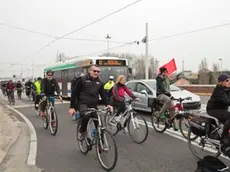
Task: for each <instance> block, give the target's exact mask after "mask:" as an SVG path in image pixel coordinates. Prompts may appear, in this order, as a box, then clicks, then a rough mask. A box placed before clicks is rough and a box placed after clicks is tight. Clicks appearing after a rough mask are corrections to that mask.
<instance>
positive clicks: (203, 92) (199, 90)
mask: <svg viewBox="0 0 230 172" xmlns="http://www.w3.org/2000/svg"><path fill="white" fill-rule="evenodd" d="M215 86H216V85H180V86H179V87H180V88H183V89H185V90H188V91H190V92H192V93H195V94H198V95H200V96H210V95H211V94H212V92H213V89H214V88H215Z"/></svg>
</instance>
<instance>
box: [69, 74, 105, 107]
mask: <svg viewBox="0 0 230 172" xmlns="http://www.w3.org/2000/svg"><path fill="white" fill-rule="evenodd" d="M99 95H100V96H101V98H102V100H103V102H104V104H105V105H108V100H107V97H106V93H105V90H104V84H103V82H102V81H101V80H100V79H99V78H97V79H92V78H91V77H90V76H89V75H86V76H83V77H80V78H79V80H78V81H77V83H76V85H75V86H74V87H73V90H72V93H71V100H70V108H75V107H76V103H77V104H86V105H98V102H99ZM76 100H77V101H76Z"/></svg>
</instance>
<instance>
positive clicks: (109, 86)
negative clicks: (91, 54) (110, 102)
mask: <svg viewBox="0 0 230 172" xmlns="http://www.w3.org/2000/svg"><path fill="white" fill-rule="evenodd" d="M113 79H114V77H113V76H110V77H109V81H108V82H107V83H106V84H105V86H104V89H105V91H106V95H107V98H108V99H110V97H111V90H112V88H113V86H114V82H113Z"/></svg>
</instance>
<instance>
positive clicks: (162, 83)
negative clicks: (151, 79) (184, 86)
mask: <svg viewBox="0 0 230 172" xmlns="http://www.w3.org/2000/svg"><path fill="white" fill-rule="evenodd" d="M177 80H178V79H177V78H175V79H173V80H170V79H169V78H168V77H163V76H162V75H160V74H159V75H158V76H157V78H156V81H157V95H160V94H168V93H170V85H171V84H173V83H175V82H176V81H177Z"/></svg>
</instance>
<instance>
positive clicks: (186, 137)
mask: <svg viewBox="0 0 230 172" xmlns="http://www.w3.org/2000/svg"><path fill="white" fill-rule="evenodd" d="M183 119H185V120H188V117H183V116H182V117H181V118H180V120H179V129H180V132H181V134H182V136H183V137H184V138H185V139H188V132H187V134H185V133H184V130H183V128H182V120H183ZM188 124H189V121H188ZM188 129H189V126H188ZM197 138H198V136H196V135H195V136H194V137H193V138H190V140H191V141H194V140H196V139H197Z"/></svg>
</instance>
